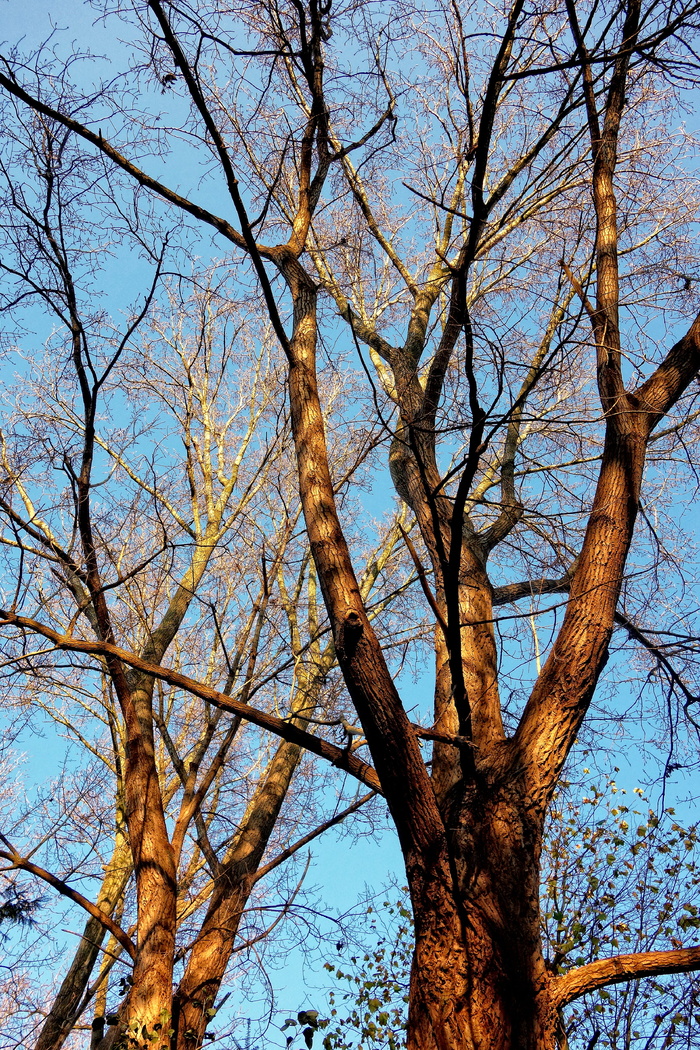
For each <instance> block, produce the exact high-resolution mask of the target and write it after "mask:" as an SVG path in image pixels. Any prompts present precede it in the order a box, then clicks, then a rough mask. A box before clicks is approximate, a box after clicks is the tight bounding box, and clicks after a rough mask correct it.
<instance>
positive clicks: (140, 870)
mask: <svg viewBox="0 0 700 1050" xmlns="http://www.w3.org/2000/svg"><path fill="white" fill-rule="evenodd" d="M151 697H152V689H149V688H148V687H146V688H140V687H137V688H135V689H134V690H133V692H132V694H131V702H130V704H129V705H128V707H127V709H126V711H125V721H126V729H127V744H126V765H125V769H126V772H125V796H126V816H127V827H128V829H129V841H130V846H131V854H132V857H133V862H134V876H135V882H136V907H137V916H138V919H137V943H136V949H137V954H136V961H135V963H134V969H133V973H132V980H133V984H132V986H131V990H130V992H129V994H128V996H127V998H126V1000H125V1001H124V1003H123V1004H122V1008H121V1010H120V1029H121V1030H122V1031H124V1030H126V1031H128V1033H129V1038H130V1039H131V1042H130V1043H129V1044H128V1045H129V1050H137V1048H141V1047H149V1048H150V1050H160V1046H161V1043H160V1042H159V1041H158V1040H154V1039H152V1038H151V1036H152V1035H154V1034H155V1033H159V1032H162V1031H167V1030H168V1027H169V1025H170V1021H171V1019H172V1018H171V1013H172V992H173V966H174V958H175V928H176V903H177V874H176V870H175V859H174V855H173V849H172V845H171V842H170V839H169V837H168V831H167V827H166V824H165V815H164V812H163V798H162V794H161V790H160V783H159V779H158V770H157V767H156V760H155V745H154V739H153V713H152V710H151V702H152V701H151ZM125 706H126V705H125ZM167 1043H168V1041H167V1040H166V1039H165V1037H163V1042H162V1045H163V1046H164V1047H165V1046H167Z"/></svg>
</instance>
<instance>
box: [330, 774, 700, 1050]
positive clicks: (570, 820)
mask: <svg viewBox="0 0 700 1050" xmlns="http://www.w3.org/2000/svg"><path fill="white" fill-rule="evenodd" d="M586 772H587V771H586V770H584V773H586ZM699 877H700V872H699V869H698V828H697V825H691V826H690V827H684V826H682V825H681V824H680V823H679V822H678V818H677V815H676V813H675V811H674V810H673V808H672V807H667V808H665V809H664V808H663V807H659V805H656V806H650V804H649V799H647V798H646V797H645V794H644V792H643V791H642V789H641V788H635V789H634V791H633V793H632V794H631V795H630V794H629V793H628V792H627V791H626V790H625V789H624V788H620V787H618V785H617V784H616V783H615V781H614V780H611V781H609V782H608V783H603V784H599V783H596V782H595V781H594V782H593V783H590V782H589V784H588V786H587V787H586V788H585V789H583V790H582V789H581V787H580V785H576V786H575V787H572V785H569V784H563V785H562V788H561V790H560V792H559V793H558V796H557V799H556V801H555V805H554V807H553V808H552V810H550V814H549V819H548V827H547V828H546V830H545V843H544V850H543V887H542V895H543V896H542V927H543V939H544V944H545V952H546V956H547V965H548V967H549V968H550V969H551V970H552V971H553V972H556V973H559V974H563V973H566V972H568V971H569V970H571V969H572V968H574V967H578V966H583V965H585V964H586V963H589V962H595V961H597V960H598V959H601V958H605V957H606V956H608V955H610V954H612V953H613V952H614V951H615V950H616V949H619V948H621V947H622V948H624V949H625V951H628V952H639V951H644V952H648V951H653V950H657V949H659V948H660V947H663V945H664V944H665V943H669V942H670V943H672V944H675V945H676V947H680V946H681V945H682V944H688V945H689V944H691V943H692V940H693V938H694V937H695V936H696V930H697V928H698V925H700V918H699V917H698V909H697V906H696V905H695V904H693V900H694V899H695V898H696V896H697V885H698V878H699ZM384 898H385V899H383V900H382V898H381V897H379V898H377V897H376V895H375V897H374V898H373V900H372V903H371V904H370V905H369V906H368V907H367V913H368V915H371V922H370V924H369V931H368V936H367V939H366V940H365V941H364V942H360V943H359V944H353V945H352V948H350V946H347V945H344V944H340V945H337V946H336V949H337V951H339V953H340V955H339V956H338V954H337V953H334V952H333V950H332V948H331V947H330V946H328V947H329V949H330V952H329V953H328V954H329V955H330V957H331V958H333V960H334V961H333V962H330V961H327V962H326V963H325V968H326V970H327V971H328V972H329V974H330V976H331V978H332V979H334V986H333V987H332V988H331V991H330V993H329V997H328V1007H326V1006H325V1004H324V1002H323V1000H322V999H321V998H319V1000H318V1004H319V1006H322V1012H321V1013H320V1020H319V1028H320V1029H321V1031H322V1032H323V1033H324V1035H323V1040H324V1046H326V1047H328V1048H329V1050H353V1048H355V1047H360V1046H368V1047H375V1046H388V1047H389V1048H390V1050H391V1048H394V1047H402V1046H405V1032H406V1004H407V1002H408V988H409V978H410V963H411V955H412V947H413V946H412V938H411V930H410V924H409V923H408V922H407V919H409V918H410V913H409V912H408V911H407V908H406V905H407V900H406V895H405V893H403V894H402V893H400V892H397V888H396V887H392V888H390V889H389V890H386V891H385V893H384ZM387 898H388V899H387ZM395 898H397V899H395ZM338 959H339V961H338ZM699 996H700V987H699V986H698V979H697V976H695V975H693V974H686V975H683V976H682V977H680V978H679V977H674V978H673V980H672V981H669V980H668V979H667V980H665V981H663V980H661V981H659V980H651V981H629V982H626V983H624V984H621V985H617V986H614V987H612V988H611V989H609V990H608V989H607V988H603V989H601V990H600V991H599V992H593V993H591V994H589V995H586V996H583V997H582V998H581V999H580V1000H578V1001H577V1002H576V1003H574V1004H572V1007H571V1008H570V1009H567V1010H565V1011H562V1017H561V1027H560V1030H559V1034H558V1039H559V1043H560V1045H561V1046H567V1047H569V1048H571V1050H573V1048H574V1047H581V1048H586V1047H593V1046H600V1047H607V1048H610V1050H616V1048H618V1047H619V1048H621V1047H639V1048H641V1047H645V1048H648V1047H651V1046H657V1045H661V1046H666V1047H680V1046H687V1047H694V1046H697V1042H698V1035H697V1030H696V1023H697V1001H698V997H699ZM326 1013H328V1014H329V1015H330V1016H325V1014H326Z"/></svg>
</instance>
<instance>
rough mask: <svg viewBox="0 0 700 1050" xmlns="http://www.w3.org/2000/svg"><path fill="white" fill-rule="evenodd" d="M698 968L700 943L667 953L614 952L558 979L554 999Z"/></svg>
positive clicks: (560, 1000)
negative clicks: (624, 953) (615, 953)
mask: <svg viewBox="0 0 700 1050" xmlns="http://www.w3.org/2000/svg"><path fill="white" fill-rule="evenodd" d="M697 969H700V945H696V946H695V947H693V948H676V949H673V950H671V951H665V952H664V951H661V952H635V953H634V954H632V955H613V956H612V957H611V958H610V959H598V960H596V962H592V963H587V964H586V965H585V966H579V967H577V968H576V969H575V970H570V971H569V973H566V974H564V975H563V976H561V977H558V978H556V980H555V981H554V983H553V985H552V1000H553V1003H554V1005H555V1006H557V1007H561V1006H566V1004H567V1003H570V1002H573V1000H574V999H578V998H579V996H581V995H584V994H585V993H586V992H594V991H595V990H596V989H597V988H604V987H605V986H606V985H609V984H622V983H624V982H625V981H634V980H637V978H639V977H658V976H660V975H662V974H668V973H689V972H690V971H691V970H697Z"/></svg>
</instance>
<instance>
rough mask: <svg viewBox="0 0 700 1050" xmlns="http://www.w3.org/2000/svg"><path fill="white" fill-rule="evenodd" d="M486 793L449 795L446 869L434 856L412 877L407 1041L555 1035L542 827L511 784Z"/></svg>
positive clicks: (535, 1043)
mask: <svg viewBox="0 0 700 1050" xmlns="http://www.w3.org/2000/svg"><path fill="white" fill-rule="evenodd" d="M490 796H491V797H490V799H489V800H487V798H486V793H481V792H479V791H477V790H474V791H469V792H467V793H466V794H465V795H464V796H463V797H462V799H461V800H460V801H459V802H458V803H456V804H454V805H453V807H452V812H451V816H450V820H449V825H450V827H451V828H453V829H456V830H454V831H453V832H452V842H451V850H450V852H451V854H452V858H453V859H452V861H451V863H450V865H449V870H448V869H447V868H446V867H445V866H443V868H442V869H441V868H440V867H439V866H438V865H434V866H432V867H431V868H430V869H427V870H425V871H424V872H420V873H418V877H417V878H416V877H414V878H413V879H411V895H412V900H413V910H414V916H415V923H416V931H415V932H416V949H415V954H414V961H413V967H412V973H411V988H410V1002H409V1028H408V1046H409V1048H410V1050H516V1048H517V1050H550V1048H552V1047H553V1046H554V1045H555V1028H556V1011H555V1010H554V1008H553V1006H552V1003H551V1000H550V978H549V975H548V973H547V970H546V968H545V963H544V958H543V955H542V949H541V941H540V922H539V853H540V841H541V829H540V827H539V824H538V823H537V822H534V823H533V821H532V819H531V818H530V816H529V809H528V807H527V805H525V804H524V803H523V800H522V796H521V794H520V791H519V789H518V786H517V785H512V784H507V785H504V786H503V787H502V788H500V789H496V790H494V791H491V792H490ZM410 876H411V872H410V870H409V878H410Z"/></svg>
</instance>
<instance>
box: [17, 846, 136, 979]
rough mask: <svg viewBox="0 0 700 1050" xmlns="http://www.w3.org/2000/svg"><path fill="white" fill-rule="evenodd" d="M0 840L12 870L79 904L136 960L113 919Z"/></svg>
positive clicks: (134, 948)
mask: <svg viewBox="0 0 700 1050" xmlns="http://www.w3.org/2000/svg"><path fill="white" fill-rule="evenodd" d="M0 839H1V840H2V841H3V842H4V843H5V845H6V846H7V850H0V857H2V859H3V860H6V861H8V862H9V863H10V864H11V865H12V867H13V868H19V869H20V870H21V871H26V872H28V873H29V874H30V875H35V876H36V877H37V878H38V879H41V880H42V882H46V883H48V885H49V886H51V887H53V889H55V890H58V892H59V893H60V894H61V895H62V896H63V897H68V899H69V900H72V901H73V903H74V904H79V905H80V907H81V908H84V909H85V911H86V912H87V913H88V914H89V915H92V917H93V919H97V921H98V922H101V923H102V925H103V926H104V928H105V929H106V930H107V931H108V932H109V933H111V934H112V936H113V937H114V938H115V939H116V940H117V941H119V943H120V944H121V946H122V948H124V950H125V951H127V952H128V953H129V955H130V956H131V958H132V959H135V958H136V947H135V945H134V943H133V941H132V940H131V938H130V937H129V936H127V934H126V933H125V932H124V930H123V929H122V928H121V926H119V925H118V923H116V922H115V921H114V919H112V918H111V917H110V916H109V915H107V913H106V912H103V911H102V909H101V908H98V907H97V906H96V905H95V904H93V903H92V901H89V900H88V899H87V897H83V895H82V893H79V892H78V890H74V889H73V888H72V886H69V885H68V883H67V882H64V881H63V879H59V878H58V876H57V875H52V874H51V872H50V871H47V870H46V868H41V867H39V865H38V864H34V863H33V861H31V860H29V859H28V858H27V857H22V856H21V854H19V853H18V852H17V850H16V849H15V848H14V846H13V845H12V844H11V843H10V842H9V841H8V840H7V839H6V838H5V836H4V835H3V834H2V833H0Z"/></svg>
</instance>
